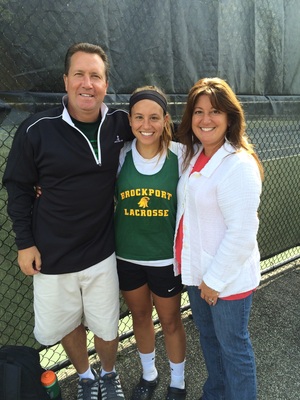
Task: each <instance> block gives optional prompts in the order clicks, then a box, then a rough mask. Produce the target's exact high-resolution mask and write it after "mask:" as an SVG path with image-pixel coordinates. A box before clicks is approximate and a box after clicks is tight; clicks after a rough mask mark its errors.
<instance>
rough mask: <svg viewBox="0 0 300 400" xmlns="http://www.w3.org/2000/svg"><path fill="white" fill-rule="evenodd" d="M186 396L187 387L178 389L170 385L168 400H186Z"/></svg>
mask: <svg viewBox="0 0 300 400" xmlns="http://www.w3.org/2000/svg"><path fill="white" fill-rule="evenodd" d="M185 398H186V389H178V388H174V387H171V386H169V387H168V392H167V397H166V400H184V399H185Z"/></svg>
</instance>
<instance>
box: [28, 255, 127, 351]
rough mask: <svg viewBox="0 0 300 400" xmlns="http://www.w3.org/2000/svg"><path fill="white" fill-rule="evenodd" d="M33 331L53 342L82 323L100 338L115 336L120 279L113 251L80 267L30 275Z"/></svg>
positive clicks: (49, 342)
mask: <svg viewBox="0 0 300 400" xmlns="http://www.w3.org/2000/svg"><path fill="white" fill-rule="evenodd" d="M33 288H34V314H35V327H34V335H35V337H36V339H37V341H38V342H39V343H41V344H43V345H47V346H49V345H53V344H55V343H57V342H59V341H60V340H61V339H62V338H63V337H65V336H66V335H68V334H69V333H70V332H72V331H73V330H74V329H75V328H77V327H78V326H79V325H80V324H81V323H83V324H84V325H85V326H86V327H88V329H89V330H90V331H92V332H93V333H94V334H95V335H96V336H98V337H99V338H101V339H103V340H105V341H110V340H113V339H115V338H116V337H117V336H118V324H119V314H120V305H119V282H118V275H117V268H116V256H115V253H114V254H112V255H111V256H110V257H108V258H107V259H105V260H104V261H101V262H100V263H98V264H96V265H93V266H92V267H89V268H87V269H85V270H83V271H80V272H73V273H69V274H61V275H45V274H42V273H40V274H37V275H34V276H33Z"/></svg>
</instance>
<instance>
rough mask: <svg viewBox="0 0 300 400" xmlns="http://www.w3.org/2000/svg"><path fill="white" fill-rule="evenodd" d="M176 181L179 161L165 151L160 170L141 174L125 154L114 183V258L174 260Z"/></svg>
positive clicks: (130, 154) (130, 156) (128, 155)
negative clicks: (151, 173)
mask: <svg viewBox="0 0 300 400" xmlns="http://www.w3.org/2000/svg"><path fill="white" fill-rule="evenodd" d="M178 179H179V173H178V158H177V155H176V154H174V153H173V152H172V151H170V150H169V151H168V155H167V156H166V157H165V161H164V163H163V165H162V168H161V169H160V171H158V172H157V173H154V174H153V175H144V174H142V173H140V172H139V171H138V170H137V169H136V167H135V165H134V161H133V157H132V150H130V151H128V152H127V154H126V156H125V160H124V164H123V166H122V168H121V171H120V174H119V176H118V178H117V182H116V209H115V236H116V255H117V256H119V257H121V258H123V259H128V260H138V261H154V260H166V259H172V258H173V241H174V231H175V222H176V208H177V196H176V188H177V183H178Z"/></svg>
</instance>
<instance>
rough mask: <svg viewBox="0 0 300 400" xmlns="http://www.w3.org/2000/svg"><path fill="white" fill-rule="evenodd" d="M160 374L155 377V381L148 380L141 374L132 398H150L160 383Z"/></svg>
mask: <svg viewBox="0 0 300 400" xmlns="http://www.w3.org/2000/svg"><path fill="white" fill-rule="evenodd" d="M158 381H159V379H158V376H157V378H155V379H153V381H146V379H144V378H143V376H141V379H140V381H139V383H138V384H137V385H136V386H135V388H134V389H133V392H132V395H131V399H130V400H150V399H151V398H152V395H153V393H154V390H155V389H156V386H157V385H158Z"/></svg>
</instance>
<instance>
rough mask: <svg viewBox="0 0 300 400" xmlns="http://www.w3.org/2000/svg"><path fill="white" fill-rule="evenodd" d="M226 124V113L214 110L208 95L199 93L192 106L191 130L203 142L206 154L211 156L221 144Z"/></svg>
mask: <svg viewBox="0 0 300 400" xmlns="http://www.w3.org/2000/svg"><path fill="white" fill-rule="evenodd" d="M228 125H229V121H228V115H227V114H226V113H225V112H223V111H219V110H216V109H215V108H214V107H213V106H212V104H211V102H210V98H209V96H207V95H205V94H204V95H201V96H200V97H199V98H198V100H197V102H196V104H195V107H194V111H193V115H192V130H193V132H194V134H195V135H196V136H197V138H198V139H199V140H200V142H201V143H202V144H203V147H204V152H205V154H206V155H207V156H212V155H213V154H214V153H215V152H216V151H217V150H218V149H219V148H220V147H221V146H222V145H223V143H224V141H225V136H226V132H227V129H228Z"/></svg>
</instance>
